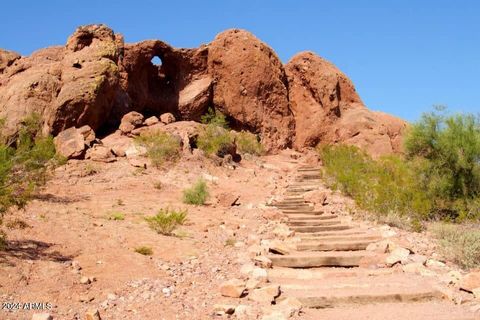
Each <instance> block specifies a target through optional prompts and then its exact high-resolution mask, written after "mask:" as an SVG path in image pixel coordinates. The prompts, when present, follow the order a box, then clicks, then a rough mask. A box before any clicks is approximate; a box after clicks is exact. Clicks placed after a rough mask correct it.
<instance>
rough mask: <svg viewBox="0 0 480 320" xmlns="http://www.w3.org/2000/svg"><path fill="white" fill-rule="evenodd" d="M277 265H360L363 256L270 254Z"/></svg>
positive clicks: (305, 266)
mask: <svg viewBox="0 0 480 320" xmlns="http://www.w3.org/2000/svg"><path fill="white" fill-rule="evenodd" d="M269 258H270V260H271V261H272V265H273V266H275V267H289V268H318V267H358V266H359V264H360V260H361V258H362V257H361V256H346V257H337V256H331V257H330V256H324V257H299V258H297V257H290V256H269Z"/></svg>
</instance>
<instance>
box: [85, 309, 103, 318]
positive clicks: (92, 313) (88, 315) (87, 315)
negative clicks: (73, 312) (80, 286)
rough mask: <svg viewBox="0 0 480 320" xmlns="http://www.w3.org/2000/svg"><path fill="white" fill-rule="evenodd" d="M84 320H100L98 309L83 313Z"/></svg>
mask: <svg viewBox="0 0 480 320" xmlns="http://www.w3.org/2000/svg"><path fill="white" fill-rule="evenodd" d="M85 320H102V318H101V317H100V312H99V311H98V309H92V310H88V311H87V313H85Z"/></svg>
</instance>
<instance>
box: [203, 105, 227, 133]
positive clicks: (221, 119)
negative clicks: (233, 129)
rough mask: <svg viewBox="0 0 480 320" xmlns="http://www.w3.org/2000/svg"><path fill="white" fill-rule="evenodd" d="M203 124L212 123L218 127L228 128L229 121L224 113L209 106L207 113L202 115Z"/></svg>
mask: <svg viewBox="0 0 480 320" xmlns="http://www.w3.org/2000/svg"><path fill="white" fill-rule="evenodd" d="M201 122H202V123H203V124H211V125H213V126H216V127H222V128H224V129H228V121H227V119H226V117H225V115H224V114H223V113H221V112H220V111H218V110H214V109H213V108H212V107H210V108H208V111H207V113H206V114H204V115H203V116H202V117H201Z"/></svg>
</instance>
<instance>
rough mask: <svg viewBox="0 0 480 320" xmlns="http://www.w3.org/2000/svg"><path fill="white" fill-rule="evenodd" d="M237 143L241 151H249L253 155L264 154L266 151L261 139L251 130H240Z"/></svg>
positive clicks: (236, 138)
mask: <svg viewBox="0 0 480 320" xmlns="http://www.w3.org/2000/svg"><path fill="white" fill-rule="evenodd" d="M235 140H236V144H237V148H238V151H239V152H240V153H248V154H251V155H257V156H259V155H262V154H263V153H264V149H263V146H262V144H261V143H260V141H258V138H257V136H256V135H255V134H253V133H250V132H245V131H242V132H239V133H238V134H237V135H236V137H235Z"/></svg>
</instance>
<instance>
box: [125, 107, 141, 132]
mask: <svg viewBox="0 0 480 320" xmlns="http://www.w3.org/2000/svg"><path fill="white" fill-rule="evenodd" d="M142 123H143V115H142V114H140V113H138V112H135V111H132V112H129V113H127V114H125V115H124V116H123V117H122V120H121V122H120V127H119V129H120V131H122V132H123V133H125V134H127V133H130V132H132V131H133V129H135V128H137V127H139V126H141V125H142Z"/></svg>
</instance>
